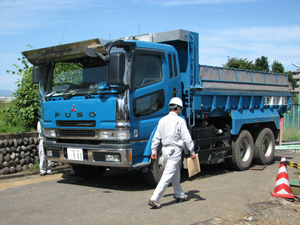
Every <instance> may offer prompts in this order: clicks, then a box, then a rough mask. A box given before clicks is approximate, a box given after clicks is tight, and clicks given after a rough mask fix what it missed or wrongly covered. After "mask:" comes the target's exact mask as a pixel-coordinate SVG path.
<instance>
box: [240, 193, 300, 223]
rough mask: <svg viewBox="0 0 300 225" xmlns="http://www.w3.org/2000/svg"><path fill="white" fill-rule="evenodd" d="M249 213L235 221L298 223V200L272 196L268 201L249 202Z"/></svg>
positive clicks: (299, 203) (299, 212)
mask: <svg viewBox="0 0 300 225" xmlns="http://www.w3.org/2000/svg"><path fill="white" fill-rule="evenodd" d="M249 207H250V208H251V211H252V212H251V213H250V214H248V215H247V216H245V218H244V220H242V221H237V222H236V223H235V224H240V225H248V224H249V225H252V224H257V225H258V224H259V225H267V224H270V225H273V224H282V225H288V224H293V225H295V224H300V201H299V199H297V198H295V200H294V201H291V200H287V199H283V198H272V199H271V200H270V201H268V202H260V203H254V204H250V205H249Z"/></svg>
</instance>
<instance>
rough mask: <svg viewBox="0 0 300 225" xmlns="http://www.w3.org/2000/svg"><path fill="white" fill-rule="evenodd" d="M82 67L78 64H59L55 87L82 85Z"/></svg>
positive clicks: (56, 70) (55, 74)
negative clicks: (69, 84)
mask: <svg viewBox="0 0 300 225" xmlns="http://www.w3.org/2000/svg"><path fill="white" fill-rule="evenodd" d="M80 69H81V67H80V66H79V65H78V64H76V63H63V62H59V63H56V65H55V70H54V75H53V77H54V82H55V83H54V84H53V85H54V86H55V85H57V84H65V83H71V84H81V83H82V71H80Z"/></svg>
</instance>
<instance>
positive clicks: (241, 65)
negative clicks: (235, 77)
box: [223, 56, 254, 70]
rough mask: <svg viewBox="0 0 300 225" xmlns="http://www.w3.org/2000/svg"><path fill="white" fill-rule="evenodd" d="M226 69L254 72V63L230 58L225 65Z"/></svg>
mask: <svg viewBox="0 0 300 225" xmlns="http://www.w3.org/2000/svg"><path fill="white" fill-rule="evenodd" d="M223 66H224V67H228V68H237V69H247V70H252V69H253V66H254V65H253V62H252V61H249V60H248V59H247V58H245V59H243V58H240V59H239V58H238V57H235V58H230V57H229V56H228V59H227V63H226V64H224V65H223Z"/></svg>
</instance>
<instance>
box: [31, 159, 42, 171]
mask: <svg viewBox="0 0 300 225" xmlns="http://www.w3.org/2000/svg"><path fill="white" fill-rule="evenodd" d="M29 171H30V172H38V171H40V164H39V161H36V162H35V163H34V165H33V167H31V168H30V169H29Z"/></svg>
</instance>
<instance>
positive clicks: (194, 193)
mask: <svg viewBox="0 0 300 225" xmlns="http://www.w3.org/2000/svg"><path fill="white" fill-rule="evenodd" d="M198 193H200V191H198V190H191V191H189V192H188V193H187V194H188V196H189V201H203V200H206V198H203V197H201V196H200V194H198ZM170 196H174V194H167V195H164V196H163V197H164V198H165V197H170ZM177 203H178V202H177V200H176V199H175V198H174V200H173V201H171V202H167V203H163V204H161V206H168V205H173V204H177Z"/></svg>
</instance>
